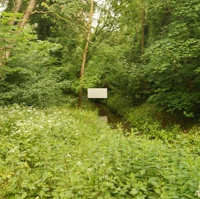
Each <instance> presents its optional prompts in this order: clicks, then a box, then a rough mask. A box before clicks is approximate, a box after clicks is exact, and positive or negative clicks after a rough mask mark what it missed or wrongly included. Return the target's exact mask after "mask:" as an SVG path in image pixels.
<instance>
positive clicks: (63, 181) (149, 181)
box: [0, 105, 200, 199]
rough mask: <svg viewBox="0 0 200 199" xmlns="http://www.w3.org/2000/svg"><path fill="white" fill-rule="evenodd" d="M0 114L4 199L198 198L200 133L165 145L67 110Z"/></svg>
mask: <svg viewBox="0 0 200 199" xmlns="http://www.w3.org/2000/svg"><path fill="white" fill-rule="evenodd" d="M0 111H1V116H0V124H1V126H0V135H1V136H0V141H1V145H0V187H1V189H0V198H1V199H12V198H15V199H24V198H27V199H40V198H43V199H47V198H54V199H59V198H70V199H73V198H74V199H78V198H84V199H85V198H87V199H89V198H91V199H111V198H113V199H129V198H130V199H180V198H182V199H195V198H198V194H199V192H200V191H199V184H200V183H199V182H200V173H199V164H200V158H199V153H200V149H199V143H200V138H199V134H198V128H195V129H193V132H192V133H189V134H181V133H179V134H176V135H174V137H173V139H170V136H169V137H168V138H169V139H168V138H167V137H166V138H165V142H163V139H159V137H158V136H157V133H156V130H154V133H155V134H156V135H155V138H154V139H150V138H149V136H148V135H147V134H144V135H140V136H138V134H139V132H138V130H136V129H134V128H132V130H131V132H126V135H127V136H124V132H123V131H122V129H120V128H118V129H110V127H109V126H108V125H107V124H106V123H105V122H102V121H100V120H98V118H97V114H96V113H95V112H92V111H86V110H78V109H71V108H69V107H67V106H66V107H52V108H49V109H46V110H38V109H35V108H31V107H21V106H18V105H14V106H10V107H0ZM152 128H153V127H152ZM152 130H153V129H152ZM152 130H151V131H152ZM152 132H153V131H152ZM152 134H153V133H152Z"/></svg>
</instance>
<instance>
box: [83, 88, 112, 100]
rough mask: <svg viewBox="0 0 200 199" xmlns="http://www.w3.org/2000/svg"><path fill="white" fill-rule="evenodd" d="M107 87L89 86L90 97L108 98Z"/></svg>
mask: <svg viewBox="0 0 200 199" xmlns="http://www.w3.org/2000/svg"><path fill="white" fill-rule="evenodd" d="M107 90H108V89H107V88H88V92H87V97H88V98H107V93H108V92H107Z"/></svg>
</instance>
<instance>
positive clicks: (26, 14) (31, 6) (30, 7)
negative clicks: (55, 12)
mask: <svg viewBox="0 0 200 199" xmlns="http://www.w3.org/2000/svg"><path fill="white" fill-rule="evenodd" d="M36 4H37V0H30V2H29V4H28V6H27V8H26V11H25V12H24V15H23V18H22V21H21V22H20V23H19V27H20V28H23V27H24V26H25V24H26V22H27V21H28V20H29V18H30V16H31V14H32V13H33V10H34V9H35V6H36Z"/></svg>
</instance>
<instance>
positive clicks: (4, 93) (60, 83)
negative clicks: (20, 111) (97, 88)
mask: <svg viewBox="0 0 200 199" xmlns="http://www.w3.org/2000/svg"><path fill="white" fill-rule="evenodd" d="M13 45H14V46H13V47H12V52H11V53H12V54H11V57H10V58H9V60H8V61H7V62H6V65H5V66H4V68H3V77H2V78H1V81H0V85H1V89H0V90H1V94H0V103H1V104H9V103H25V104H27V105H36V106H41V107H44V106H48V105H49V104H52V103H59V100H62V99H64V98H63V97H62V93H63V91H66V90H67V89H68V88H69V85H70V81H69V80H67V79H63V78H61V76H60V74H62V73H63V69H59V67H58V65H57V64H58V59H57V57H56V56H55V53H56V52H57V51H58V50H60V48H61V47H62V46H61V45H60V44H57V43H50V42H48V41H39V40H35V36H34V35H32V34H31V33H30V32H27V30H25V31H23V32H22V33H21V34H20V36H18V38H17V40H16V41H15V43H13ZM58 96H60V99H58Z"/></svg>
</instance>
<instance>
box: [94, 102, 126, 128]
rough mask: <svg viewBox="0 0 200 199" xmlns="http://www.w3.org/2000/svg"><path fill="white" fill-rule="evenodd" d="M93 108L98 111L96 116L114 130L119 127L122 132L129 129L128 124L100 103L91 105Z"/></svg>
mask: <svg viewBox="0 0 200 199" xmlns="http://www.w3.org/2000/svg"><path fill="white" fill-rule="evenodd" d="M93 105H94V107H95V108H96V109H97V110H98V115H99V117H100V118H103V119H104V120H106V121H107V123H108V124H109V125H110V126H111V127H112V128H116V127H117V126H118V125H120V126H121V127H122V128H123V129H124V130H129V129H130V124H129V123H127V122H126V121H125V120H124V119H123V118H122V117H119V116H117V114H115V113H114V112H112V111H111V110H110V109H109V108H108V107H107V106H106V105H104V104H100V103H95V102H94V103H93Z"/></svg>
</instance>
